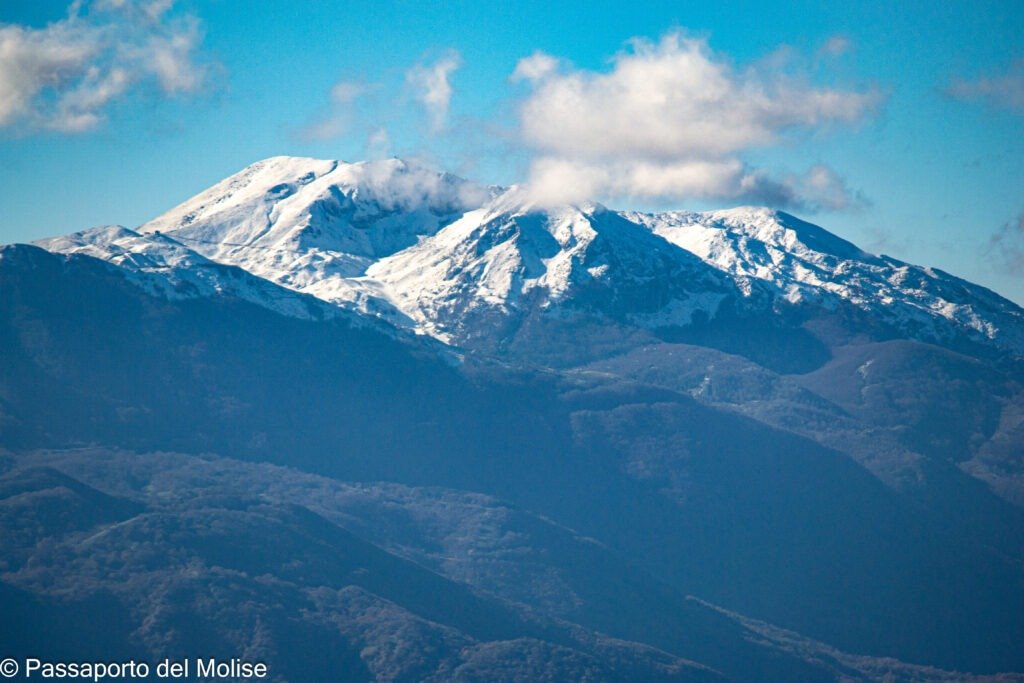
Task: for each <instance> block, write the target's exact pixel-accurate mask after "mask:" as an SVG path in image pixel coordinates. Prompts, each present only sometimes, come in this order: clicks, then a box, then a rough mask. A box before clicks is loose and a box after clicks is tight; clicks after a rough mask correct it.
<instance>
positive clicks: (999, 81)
mask: <svg viewBox="0 0 1024 683" xmlns="http://www.w3.org/2000/svg"><path fill="white" fill-rule="evenodd" d="M945 92H946V94H947V95H949V96H951V97H955V98H957V99H960V100H966V101H974V102H984V103H985V104H988V105H989V106H993V107H998V108H1000V109H1009V110H1010V111H1013V112H1016V113H1018V114H1024V59H1019V60H1017V61H1016V62H1014V63H1013V64H1011V65H1010V66H1009V68H1007V69H1006V70H1005V71H1003V72H1000V73H996V74H992V75H988V76H980V77H978V78H974V79H965V78H956V79H954V80H953V82H952V83H950V85H948V86H947V87H946V89H945Z"/></svg>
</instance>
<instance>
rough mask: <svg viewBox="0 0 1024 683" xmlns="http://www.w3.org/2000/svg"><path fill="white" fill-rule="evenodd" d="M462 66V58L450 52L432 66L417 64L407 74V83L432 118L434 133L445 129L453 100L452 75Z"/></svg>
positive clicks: (431, 123)
mask: <svg viewBox="0 0 1024 683" xmlns="http://www.w3.org/2000/svg"><path fill="white" fill-rule="evenodd" d="M461 65H462V57H461V55H459V53H458V52H457V51H455V50H449V51H448V52H447V53H445V54H444V55H443V56H442V57H441V58H440V59H438V60H436V61H435V62H433V63H431V64H417V65H416V66H414V67H412V68H411V69H409V71H407V72H406V75H405V78H406V82H408V84H409V85H411V86H412V88H413V94H414V96H415V98H416V100H417V101H418V102H419V103H420V104H421V105H423V107H424V109H426V111H427V115H428V116H429V118H430V129H431V131H432V132H435V133H437V132H440V131H441V130H443V129H444V127H445V124H446V121H447V118H448V108H449V106H450V104H451V99H452V92H453V90H452V84H451V75H452V73H454V72H455V70H456V69H458V68H459V67H460V66H461Z"/></svg>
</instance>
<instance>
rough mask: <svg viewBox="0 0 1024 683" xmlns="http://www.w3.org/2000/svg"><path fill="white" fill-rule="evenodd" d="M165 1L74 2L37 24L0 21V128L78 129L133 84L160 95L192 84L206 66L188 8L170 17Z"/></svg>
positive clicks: (94, 122)
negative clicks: (62, 13)
mask: <svg viewBox="0 0 1024 683" xmlns="http://www.w3.org/2000/svg"><path fill="white" fill-rule="evenodd" d="M172 5H173V2H172V0H150V1H148V2H145V1H142V0H97V1H96V2H93V3H91V4H88V5H83V4H82V3H81V2H75V3H73V4H72V5H71V6H70V8H69V10H68V13H67V15H66V16H65V18H63V19H61V20H59V21H56V22H53V23H50V24H48V25H46V26H45V27H43V28H31V27H28V26H21V25H18V24H3V25H0V127H8V126H14V125H23V126H25V127H26V128H27V129H49V130H56V131H60V132H63V133H80V132H83V131H87V130H91V129H93V128H96V127H97V126H98V125H99V124H100V123H102V122H103V120H104V119H105V116H106V109H107V108H108V107H109V106H110V105H111V104H113V103H114V102H115V101H117V100H119V99H120V98H122V97H124V96H125V95H126V94H127V93H128V92H130V91H131V90H133V89H137V88H140V87H142V86H143V85H144V84H146V83H152V84H153V85H155V87H156V90H157V92H159V93H160V94H161V95H162V96H174V95H180V94H187V93H194V92H196V91H198V90H199V89H200V88H201V87H202V86H203V84H204V82H205V81H206V79H207V75H208V74H207V72H208V65H207V64H206V63H205V62H204V61H203V59H202V55H201V54H200V50H199V48H200V44H201V42H202V31H201V26H200V23H199V21H198V20H197V19H196V18H195V17H193V16H191V15H183V16H170V10H171V9H172Z"/></svg>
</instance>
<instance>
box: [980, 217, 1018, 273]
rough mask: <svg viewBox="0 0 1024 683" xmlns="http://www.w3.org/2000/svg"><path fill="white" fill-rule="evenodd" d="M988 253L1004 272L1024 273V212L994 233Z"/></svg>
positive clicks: (990, 239)
mask: <svg viewBox="0 0 1024 683" xmlns="http://www.w3.org/2000/svg"><path fill="white" fill-rule="evenodd" d="M986 255H987V256H988V257H989V258H990V259H991V260H992V262H993V263H994V264H995V265H996V266H997V267H998V268H999V269H1000V270H1002V271H1003V272H1006V273H1008V274H1010V275H1024V213H1021V214H1020V215H1019V216H1017V218H1015V219H1014V220H1012V221H1009V222H1007V223H1004V224H1003V226H1002V227H1001V228H999V230H997V231H996V232H995V233H993V234H992V236H991V237H990V238H989V241H988V245H987V248H986Z"/></svg>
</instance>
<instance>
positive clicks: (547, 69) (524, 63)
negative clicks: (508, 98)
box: [509, 50, 558, 83]
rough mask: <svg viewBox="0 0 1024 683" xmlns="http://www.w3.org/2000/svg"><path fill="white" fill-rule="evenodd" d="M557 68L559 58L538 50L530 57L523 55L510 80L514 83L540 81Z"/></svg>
mask: <svg viewBox="0 0 1024 683" xmlns="http://www.w3.org/2000/svg"><path fill="white" fill-rule="evenodd" d="M556 69H558V60H557V59H555V58H554V57H552V56H551V55H549V54H545V53H543V52H541V51H539V50H538V51H537V52H534V53H533V54H532V55H530V56H529V57H523V58H522V59H520V60H519V61H518V62H516V68H515V71H513V72H512V75H511V76H510V77H509V80H511V81H512V82H513V83H515V82H518V81H539V80H540V79H542V78H544V77H546V76H549V75H551V74H552V73H554V72H555V70H556Z"/></svg>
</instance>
